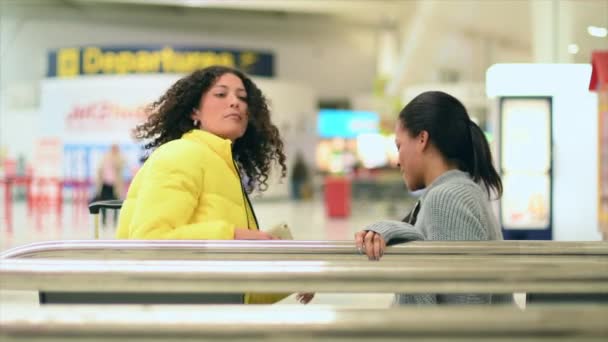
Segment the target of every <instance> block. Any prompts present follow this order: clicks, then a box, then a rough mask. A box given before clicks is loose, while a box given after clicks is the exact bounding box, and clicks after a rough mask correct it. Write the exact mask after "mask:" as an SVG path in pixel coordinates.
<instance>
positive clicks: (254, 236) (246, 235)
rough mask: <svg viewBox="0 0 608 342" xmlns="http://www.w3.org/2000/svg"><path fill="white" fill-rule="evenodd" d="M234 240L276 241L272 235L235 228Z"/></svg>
mask: <svg viewBox="0 0 608 342" xmlns="http://www.w3.org/2000/svg"><path fill="white" fill-rule="evenodd" d="M234 239H235V240H278V239H277V238H275V237H273V236H272V235H270V234H268V233H266V232H263V231H261V230H252V229H242V228H236V229H235V230H234Z"/></svg>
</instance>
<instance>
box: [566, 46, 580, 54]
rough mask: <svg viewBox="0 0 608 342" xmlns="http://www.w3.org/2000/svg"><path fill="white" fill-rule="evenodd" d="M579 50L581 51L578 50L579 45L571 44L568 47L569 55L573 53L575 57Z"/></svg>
mask: <svg viewBox="0 0 608 342" xmlns="http://www.w3.org/2000/svg"><path fill="white" fill-rule="evenodd" d="M578 50H579V49H578V45H576V44H570V45H568V52H569V53H571V54H573V55H576V54H577V53H578Z"/></svg>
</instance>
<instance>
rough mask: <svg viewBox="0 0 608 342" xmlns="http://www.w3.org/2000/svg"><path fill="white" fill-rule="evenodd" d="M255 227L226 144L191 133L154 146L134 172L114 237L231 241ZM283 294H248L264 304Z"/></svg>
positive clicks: (248, 299)
mask: <svg viewBox="0 0 608 342" xmlns="http://www.w3.org/2000/svg"><path fill="white" fill-rule="evenodd" d="M246 227H248V228H249V229H258V226H257V221H256V218H255V216H254V213H253V209H252V208H251V206H250V205H249V202H248V199H247V198H246V195H245V192H244V191H243V188H242V185H241V181H240V176H239V174H238V171H237V170H236V168H235V164H234V162H233V159H232V145H231V141H230V140H225V139H222V138H220V137H218V136H215V135H213V134H211V133H208V132H205V131H201V130H193V131H190V132H188V133H186V134H184V135H183V136H182V138H181V139H177V140H173V141H170V142H168V143H166V144H164V145H162V146H160V147H159V148H157V149H156V150H155V151H154V152H153V153H152V154H151V155H150V158H148V160H147V161H146V162H145V163H144V165H143V166H142V168H141V169H140V170H139V171H138V172H137V174H136V175H135V177H134V178H133V181H132V183H131V186H130V187H129V190H128V192H127V196H126V199H125V201H124V203H123V206H122V209H121V211H120V218H119V221H118V228H117V232H116V237H117V238H118V239H140V240H232V239H234V229H235V228H246ZM285 296H286V294H276V295H274V294H247V295H246V298H245V301H246V303H250V304H254V303H255V304H267V303H273V302H276V301H278V300H280V299H282V298H284V297H285Z"/></svg>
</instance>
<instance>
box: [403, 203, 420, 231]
mask: <svg viewBox="0 0 608 342" xmlns="http://www.w3.org/2000/svg"><path fill="white" fill-rule="evenodd" d="M421 206H422V202H420V200H418V201H416V204H414V208H412V210H411V211H410V213H409V214H407V215H406V216H405V217H404V218H403V220H401V221H402V222H405V223H409V224H411V225H412V226H413V225H415V224H416V220H417V219H418V213H419V212H420V207H421Z"/></svg>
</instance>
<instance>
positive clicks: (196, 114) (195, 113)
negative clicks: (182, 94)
mask: <svg viewBox="0 0 608 342" xmlns="http://www.w3.org/2000/svg"><path fill="white" fill-rule="evenodd" d="M190 118H191V119H192V120H199V121H200V119H201V118H200V117H199V111H198V109H196V108H192V114H190Z"/></svg>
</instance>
